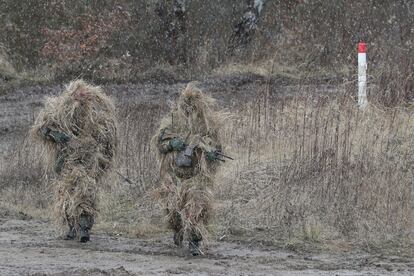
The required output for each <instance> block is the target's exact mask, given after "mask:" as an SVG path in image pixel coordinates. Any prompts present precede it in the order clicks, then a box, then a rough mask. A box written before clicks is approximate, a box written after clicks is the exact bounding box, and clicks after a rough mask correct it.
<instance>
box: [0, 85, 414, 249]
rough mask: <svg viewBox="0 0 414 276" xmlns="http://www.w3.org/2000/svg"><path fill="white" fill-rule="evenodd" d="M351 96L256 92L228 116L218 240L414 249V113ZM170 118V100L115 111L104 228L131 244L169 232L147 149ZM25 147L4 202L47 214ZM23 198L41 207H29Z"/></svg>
mask: <svg viewBox="0 0 414 276" xmlns="http://www.w3.org/2000/svg"><path fill="white" fill-rule="evenodd" d="M353 88H354V83H351V84H348V83H345V84H342V85H339V86H337V87H335V93H330V92H329V91H330V90H329V89H332V88H329V87H328V88H326V87H325V88H323V87H320V88H318V89H315V87H314V86H307V85H303V86H295V87H291V90H292V91H295V92H296V93H294V94H290V95H282V94H280V95H279V94H273V93H269V91H270V90H266V89H265V90H263V91H252V95H254V96H252V101H251V102H248V103H242V104H240V103H238V104H236V105H235V106H232V107H231V113H232V115H233V116H232V120H231V121H230V122H229V124H227V125H226V127H225V128H224V130H223V133H221V135H222V139H223V144H224V149H223V150H224V152H226V153H228V154H229V155H231V156H233V157H235V159H236V160H235V161H232V162H226V163H225V166H224V167H223V168H222V169H221V170H219V173H218V175H217V177H216V184H215V187H216V188H215V193H216V197H217V200H216V202H217V206H216V208H215V212H216V219H215V221H214V223H213V225H212V226H213V230H214V233H215V235H216V237H221V238H224V237H226V238H241V237H243V238H248V239H258V240H267V241H269V242H276V243H280V242H281V244H283V245H285V246H288V247H289V248H292V249H300V248H301V246H302V245H303V244H304V243H310V244H314V245H317V246H322V245H323V244H326V242H334V241H336V242H338V241H348V242H352V243H357V244H359V245H360V246H362V247H364V248H368V249H372V248H378V247H380V246H382V245H384V244H387V246H391V247H393V248H395V246H396V245H398V246H400V245H401V241H402V242H403V243H405V244H410V243H412V241H413V229H414V221H413V218H414V214H413V202H414V200H413V199H414V193H413V186H412V181H413V174H412V173H413V171H414V163H413V161H412V156H413V153H414V152H413V148H414V145H413V143H414V142H413V141H414V139H413V138H414V137H413V136H414V134H413V133H414V121H413V118H414V116H413V107H412V104H411V105H410V104H409V103H406V104H404V105H399V106H397V107H393V108H389V107H384V106H382V105H379V104H376V103H378V102H379V101H376V100H375V98H374V97H371V102H372V103H373V104H372V105H370V106H369V108H368V109H366V110H364V111H362V110H360V109H358V108H357V107H356V103H355V101H354V99H353V98H352V97H351V94H352V92H353ZM324 89H325V91H324ZM374 92H375V90H374V89H373V91H371V94H372V95H373V93H374ZM167 110H168V108H167V106H166V104H165V103H164V102H161V103H153V104H145V105H137V104H134V103H130V102H127V103H120V105H119V106H118V119H119V121H120V127H119V129H120V138H121V141H120V147H119V149H120V153H119V156H120V160H119V167H118V168H117V171H118V172H119V173H120V175H122V176H120V177H119V178H118V179H117V182H118V185H117V187H118V188H117V189H116V190H107V192H105V193H103V195H102V198H101V206H100V209H101V216H100V217H99V222H100V223H99V225H98V229H99V228H100V229H104V230H105V231H109V232H113V233H124V234H128V235H131V236H143V235H152V234H153V233H159V232H160V231H164V230H163V229H165V228H163V224H162V223H161V222H162V216H163V213H162V212H161V211H160V206H158V204H157V203H156V202H155V201H154V199H153V196H152V193H153V189H154V188H155V186H154V185H155V183H156V179H157V174H158V171H157V168H158V167H157V165H156V163H157V162H156V159H155V154H154V153H153V152H152V151H151V149H150V145H149V141H150V138H151V137H152V135H153V134H154V133H155V129H156V127H157V126H158V123H159V119H160V118H161V117H162V116H163V115H164V114H165V112H166V111H167ZM27 146H30V145H27V144H17V145H16V151H15V153H14V154H13V156H12V158H11V159H10V162H9V163H8V164H5V165H4V166H2V172H1V174H2V182H1V189H2V195H6V196H7V197H8V199H7V202H13V204H16V205H22V206H24V210H26V211H27V210H32V211H28V212H31V213H34V212H33V210H38V209H39V208H40V209H41V208H44V207H46V206H47V205H48V204H47V202H48V199H47V198H45V197H44V194H45V193H41V192H39V191H45V190H48V189H50V187H48V186H47V185H45V183H46V182H45V180H44V177H48V176H47V175H44V174H43V173H40V171H39V167H38V166H37V164H38V160H37V158H36V153H33V151H30V153H29V151H28V147H27ZM17 168H18V169H17ZM25 175H27V177H26V176H25ZM11 183H16V184H15V185H10V184H11ZM25 197H26V198H28V197H32V199H31V200H30V202H27V201H25V200H20V198H25ZM395 242H397V243H395ZM390 244H391V245H390Z"/></svg>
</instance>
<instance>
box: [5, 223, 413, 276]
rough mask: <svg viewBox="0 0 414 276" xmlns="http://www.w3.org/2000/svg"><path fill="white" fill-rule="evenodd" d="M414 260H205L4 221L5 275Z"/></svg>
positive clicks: (340, 269)
mask: <svg viewBox="0 0 414 276" xmlns="http://www.w3.org/2000/svg"><path fill="white" fill-rule="evenodd" d="M413 273H414V261H413V260H410V259H409V258H403V257H381V256H372V255H371V256H369V255H365V254H348V255H345V254H332V255H328V254H319V255H318V254H315V255H303V254H297V253H294V252H289V251H284V250H280V249H277V248H272V247H269V246H264V247H261V246H258V245H255V246H253V245H246V244H241V243H235V242H223V241H221V242H218V241H213V242H210V244H209V245H208V247H207V248H206V249H205V255H204V256H202V257H192V256H190V255H189V254H188V253H187V250H186V248H185V247H184V248H178V247H176V246H174V245H173V244H172V242H171V240H170V237H167V236H161V237H156V238H152V239H130V238H125V237H120V236H117V237H114V236H108V235H106V234H104V233H93V236H92V241H91V242H90V243H87V244H81V243H79V242H76V241H63V240H59V239H57V238H56V236H55V232H54V230H53V227H51V226H50V223H49V222H48V221H40V220H34V219H26V220H21V219H9V218H2V219H0V275H288V276H289V275H413Z"/></svg>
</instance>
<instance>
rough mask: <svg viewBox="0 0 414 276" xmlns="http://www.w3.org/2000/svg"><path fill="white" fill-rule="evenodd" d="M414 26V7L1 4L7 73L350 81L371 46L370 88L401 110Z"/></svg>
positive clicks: (5, 0)
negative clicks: (363, 45)
mask: <svg viewBox="0 0 414 276" xmlns="http://www.w3.org/2000/svg"><path fill="white" fill-rule="evenodd" d="M413 21H414V3H413V2H412V1H410V0H396V1H385V0H379V1H378V0H364V1H362V0H361V1H360V0H356V1H346V0H315V1H306V0H267V1H264V0H247V1H234V0H233V1H231V0H211V1H203V0H168V1H167V0H141V1H132V0H121V1H114V0H101V1H97V0H92V1H87V0H73V1H68V0H55V1H14V0H2V1H1V2H0V22H1V24H0V33H1V34H2V35H1V36H0V45H1V46H0V47H1V51H0V60H2V61H1V62H0V76H2V78H3V80H4V79H5V80H10V79H13V78H14V79H16V78H19V79H20V80H35V81H49V82H50V81H52V82H53V81H64V80H65V81H66V80H69V79H73V78H74V77H79V76H81V77H83V78H86V79H90V80H93V81H95V82H117V83H120V82H121V83H123V82H138V81H142V80H147V79H152V80H154V79H156V80H159V81H177V80H189V79H196V78H199V77H200V76H204V75H206V74H211V73H212V72H216V71H217V70H219V69H220V68H223V67H225V66H226V65H227V66H228V65H229V64H239V65H242V66H241V68H243V66H246V67H247V66H248V67H249V69H250V70H253V71H255V72H261V73H263V72H265V73H283V74H290V75H292V76H294V77H296V78H301V79H303V78H306V77H308V78H309V77H313V78H315V77H316V78H319V79H325V80H344V79H345V80H353V78H355V65H356V44H357V42H358V41H360V40H365V41H366V42H367V43H368V44H369V53H368V57H369V73H370V81H371V82H372V83H375V84H378V85H380V86H381V93H383V94H384V95H385V100H386V101H387V103H388V104H395V102H398V101H400V100H401V99H402V100H407V99H411V98H413V97H414V94H413V92H412V90H413V81H412V72H413V57H414V55H413V49H414V46H413V32H414V28H413V26H414V22H413ZM238 68H240V66H239V67H238ZM227 69H228V67H227ZM240 70H243V69H240ZM244 70H246V69H244ZM220 72H223V70H221V71H220ZM224 72H226V70H224ZM401 94H402V95H401ZM396 95H398V97H396Z"/></svg>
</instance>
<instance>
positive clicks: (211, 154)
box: [206, 150, 219, 161]
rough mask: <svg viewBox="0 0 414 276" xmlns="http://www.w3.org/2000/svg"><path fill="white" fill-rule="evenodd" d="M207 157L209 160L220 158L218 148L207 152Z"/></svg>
mask: <svg viewBox="0 0 414 276" xmlns="http://www.w3.org/2000/svg"><path fill="white" fill-rule="evenodd" d="M206 159H207V160H208V161H215V160H217V159H219V156H218V154H217V150H212V151H208V152H207V153H206Z"/></svg>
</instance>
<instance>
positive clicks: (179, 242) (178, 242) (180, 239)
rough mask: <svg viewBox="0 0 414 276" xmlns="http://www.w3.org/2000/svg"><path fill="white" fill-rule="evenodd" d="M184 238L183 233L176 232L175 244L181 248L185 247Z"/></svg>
mask: <svg viewBox="0 0 414 276" xmlns="http://www.w3.org/2000/svg"><path fill="white" fill-rule="evenodd" d="M183 238H184V236H183V233H182V232H181V231H179V232H174V237H173V240H174V244H175V245H176V246H179V247H181V246H182V245H183Z"/></svg>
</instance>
